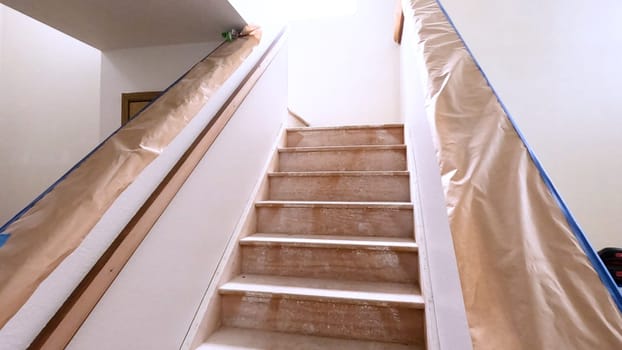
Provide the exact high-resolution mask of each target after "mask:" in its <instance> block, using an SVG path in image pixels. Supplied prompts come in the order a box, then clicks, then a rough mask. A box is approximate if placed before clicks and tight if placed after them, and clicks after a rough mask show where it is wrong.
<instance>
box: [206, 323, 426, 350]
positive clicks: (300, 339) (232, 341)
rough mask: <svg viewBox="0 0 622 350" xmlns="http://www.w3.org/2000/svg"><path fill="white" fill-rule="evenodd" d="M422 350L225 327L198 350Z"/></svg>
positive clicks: (420, 348) (412, 346)
mask: <svg viewBox="0 0 622 350" xmlns="http://www.w3.org/2000/svg"><path fill="white" fill-rule="evenodd" d="M223 349H230V350H264V349H265V350H293V349H296V350H325V349H341V350H423V347H418V346H414V345H402V344H392V343H381V342H374V341H362V340H350V339H338V338H329V337H319V336H311V335H300V334H291V333H280V332H270V331H260V330H252V329H241V328H233V327H224V328H221V329H219V330H218V331H216V332H215V333H214V334H212V336H210V337H209V338H208V339H207V341H205V342H204V343H203V344H201V345H200V346H199V347H198V348H197V350H223Z"/></svg>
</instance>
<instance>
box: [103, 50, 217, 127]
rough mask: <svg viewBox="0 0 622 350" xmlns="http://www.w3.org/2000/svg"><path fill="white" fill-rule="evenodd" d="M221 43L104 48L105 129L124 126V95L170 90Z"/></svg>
mask: <svg viewBox="0 0 622 350" xmlns="http://www.w3.org/2000/svg"><path fill="white" fill-rule="evenodd" d="M219 44H220V42H207V43H198V44H181V45H170V46H153V47H144V48H134V49H123V50H111V51H104V52H103V55H102V66H101V131H100V135H101V137H102V139H103V138H106V137H107V136H108V135H110V134H111V133H112V132H113V131H115V130H116V129H118V128H119V127H120V126H121V94H122V93H124V92H141V91H161V90H164V89H166V88H167V87H168V86H169V85H171V84H172V83H173V82H174V81H175V80H177V79H178V78H179V77H180V76H181V75H182V74H184V73H185V72H186V71H187V70H188V69H190V68H191V67H192V66H193V65H194V64H195V63H197V62H198V61H199V60H201V59H202V58H203V57H205V56H207V54H208V53H210V52H211V51H212V50H213V49H214V48H216V47H217V46H218V45H219Z"/></svg>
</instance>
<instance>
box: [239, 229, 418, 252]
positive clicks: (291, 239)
mask: <svg viewBox="0 0 622 350" xmlns="http://www.w3.org/2000/svg"><path fill="white" fill-rule="evenodd" d="M240 245H276V246H289V247H317V248H341V249H370V250H387V249H389V250H393V251H414V252H416V251H417V250H418V246H417V243H416V242H415V241H414V240H413V239H411V238H399V237H374V236H334V235H330V236H329V235H288V234H280V233H278V234H277V233H256V234H253V235H250V236H247V237H245V238H242V239H240Z"/></svg>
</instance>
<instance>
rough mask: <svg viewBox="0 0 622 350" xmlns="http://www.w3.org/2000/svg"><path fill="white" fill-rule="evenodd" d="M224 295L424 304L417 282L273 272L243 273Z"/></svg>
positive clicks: (365, 302)
mask: <svg viewBox="0 0 622 350" xmlns="http://www.w3.org/2000/svg"><path fill="white" fill-rule="evenodd" d="M219 291H220V293H221V294H247V293H253V294H270V295H279V296H282V297H288V296H289V297H296V298H299V299H316V300H317V299H321V300H336V299H337V300H340V301H344V302H351V303H352V302H354V303H364V304H382V305H386V304H392V305H395V306H402V307H408V308H418V309H421V308H423V307H424V301H423V297H422V296H421V291H420V290H419V288H418V287H417V286H416V285H414V284H404V283H389V282H360V281H344V280H333V279H316V278H302V277H282V276H270V275H240V276H237V277H235V278H234V279H233V280H231V281H229V282H228V283H226V284H224V285H223V286H221V287H220V289H219Z"/></svg>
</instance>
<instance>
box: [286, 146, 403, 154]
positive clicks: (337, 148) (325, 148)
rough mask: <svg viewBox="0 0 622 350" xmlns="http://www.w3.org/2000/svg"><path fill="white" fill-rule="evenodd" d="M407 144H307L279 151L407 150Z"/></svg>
mask: <svg viewBox="0 0 622 350" xmlns="http://www.w3.org/2000/svg"><path fill="white" fill-rule="evenodd" d="M405 149H406V145H404V144H401V145H353V146H307V147H284V148H279V152H281V153H287V152H335V151H360V150H363V151H376V150H405Z"/></svg>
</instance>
